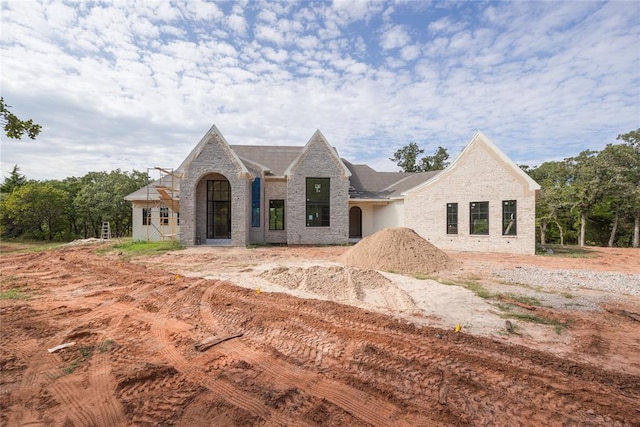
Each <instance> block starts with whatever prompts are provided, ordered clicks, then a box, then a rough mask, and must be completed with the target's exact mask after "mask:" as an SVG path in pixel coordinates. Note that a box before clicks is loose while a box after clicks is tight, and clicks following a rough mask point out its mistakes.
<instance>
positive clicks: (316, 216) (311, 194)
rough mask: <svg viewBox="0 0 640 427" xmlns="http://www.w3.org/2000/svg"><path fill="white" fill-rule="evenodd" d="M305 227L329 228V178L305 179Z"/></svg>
mask: <svg viewBox="0 0 640 427" xmlns="http://www.w3.org/2000/svg"><path fill="white" fill-rule="evenodd" d="M306 184H307V188H306V190H307V191H306V195H307V209H306V215H307V218H306V223H307V227H329V226H330V218H331V215H330V213H331V203H330V200H331V194H330V188H331V187H330V185H331V181H330V178H307V182H306Z"/></svg>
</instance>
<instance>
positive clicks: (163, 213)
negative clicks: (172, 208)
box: [160, 206, 169, 225]
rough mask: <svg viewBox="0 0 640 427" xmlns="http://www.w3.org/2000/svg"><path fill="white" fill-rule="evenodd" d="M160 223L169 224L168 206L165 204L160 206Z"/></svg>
mask: <svg viewBox="0 0 640 427" xmlns="http://www.w3.org/2000/svg"><path fill="white" fill-rule="evenodd" d="M160 224H162V225H167V224H169V208H168V207H166V206H162V207H160Z"/></svg>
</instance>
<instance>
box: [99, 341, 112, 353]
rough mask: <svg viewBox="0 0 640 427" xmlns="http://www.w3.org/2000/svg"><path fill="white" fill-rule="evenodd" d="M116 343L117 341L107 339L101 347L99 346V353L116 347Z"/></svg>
mask: <svg viewBox="0 0 640 427" xmlns="http://www.w3.org/2000/svg"><path fill="white" fill-rule="evenodd" d="M115 345H116V342H115V341H114V340H106V341H105V342H103V343H102V344H100V347H98V353H106V352H107V351H109V350H111V349H112V348H114V347H115Z"/></svg>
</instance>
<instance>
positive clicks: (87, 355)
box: [62, 347, 94, 375]
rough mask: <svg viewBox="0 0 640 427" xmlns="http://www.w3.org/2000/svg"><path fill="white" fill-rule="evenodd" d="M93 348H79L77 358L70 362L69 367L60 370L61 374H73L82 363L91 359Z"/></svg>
mask: <svg viewBox="0 0 640 427" xmlns="http://www.w3.org/2000/svg"><path fill="white" fill-rule="evenodd" d="M93 351H94V348H93V347H81V348H79V349H78V353H79V357H78V358H77V359H75V360H74V361H73V362H71V363H70V364H69V365H67V366H65V367H64V368H62V372H64V373H65V374H67V375H70V374H73V373H74V372H75V370H76V369H78V368H79V367H80V366H81V365H82V364H83V363H85V362H87V361H88V360H90V359H91V358H92V357H93Z"/></svg>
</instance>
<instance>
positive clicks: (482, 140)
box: [402, 131, 540, 195]
mask: <svg viewBox="0 0 640 427" xmlns="http://www.w3.org/2000/svg"><path fill="white" fill-rule="evenodd" d="M477 146H484V147H485V148H487V149H488V150H490V151H492V152H493V153H494V154H495V155H497V156H498V158H499V159H500V160H502V162H503V163H504V165H505V167H506V168H508V169H509V170H510V171H511V172H512V173H513V174H514V175H515V176H516V177H518V179H519V180H520V182H521V183H522V184H524V185H527V186H528V187H529V190H532V191H534V190H539V189H540V185H539V184H538V183H537V182H535V181H534V180H533V178H531V177H530V176H529V175H527V174H526V173H525V172H524V171H523V170H522V169H520V168H519V167H518V165H516V164H515V163H514V162H513V161H512V160H511V159H510V158H509V157H507V155H506V154H504V153H503V152H502V151H501V150H500V149H499V148H498V147H497V146H496V145H495V144H494V143H493V142H491V140H490V139H489V138H487V136H486V135H485V134H483V133H482V132H481V131H476V133H475V134H474V135H473V137H472V138H471V141H469V143H468V144H467V145H466V147H464V149H463V150H462V151H461V152H460V154H458V156H457V157H456V158H455V160H454V161H453V162H451V164H450V165H449V166H448V167H447V168H446V169H444V170H443V171H442V172H441V173H439V174H438V175H437V176H435V177H433V178H432V179H430V180H428V181H426V182H424V183H422V184H419V185H417V186H415V187H413V188H410V189H407V190H405V191H404V192H403V193H402V194H403V195H405V194H408V193H410V192H412V191H415V190H418V189H420V188H423V187H426V186H428V185H431V184H433V183H435V182H437V181H439V180H440V179H441V178H443V177H445V176H447V175H448V174H450V173H453V171H455V170H456V169H457V168H458V167H459V166H458V165H459V164H460V163H461V162H462V161H463V159H464V157H465V155H466V154H467V153H468V152H469V151H471V150H472V149H474V148H476V147H477Z"/></svg>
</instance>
